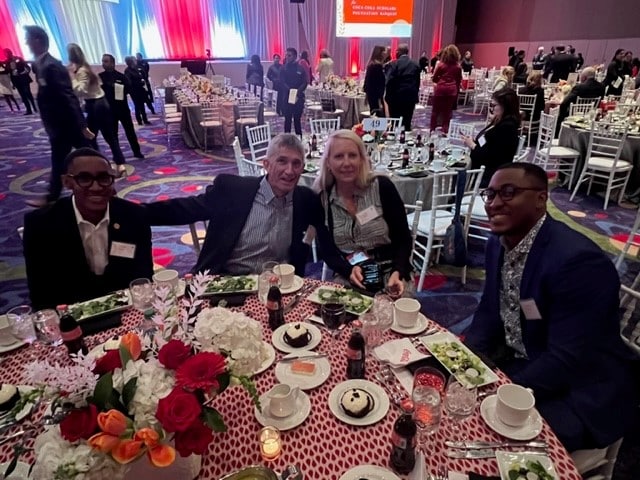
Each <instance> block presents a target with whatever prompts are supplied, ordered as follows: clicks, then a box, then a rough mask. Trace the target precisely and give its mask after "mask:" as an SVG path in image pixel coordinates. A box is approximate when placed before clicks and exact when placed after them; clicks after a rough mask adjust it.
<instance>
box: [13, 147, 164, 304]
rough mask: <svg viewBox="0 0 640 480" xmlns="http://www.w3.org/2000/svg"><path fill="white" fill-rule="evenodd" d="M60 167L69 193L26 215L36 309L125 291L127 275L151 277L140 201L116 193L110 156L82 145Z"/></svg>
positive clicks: (130, 277) (147, 236)
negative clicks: (133, 200) (62, 166)
mask: <svg viewBox="0 0 640 480" xmlns="http://www.w3.org/2000/svg"><path fill="white" fill-rule="evenodd" d="M64 172H65V173H64V175H63V177H62V181H63V182H64V186H65V187H66V188H67V189H69V190H70V191H71V193H72V195H71V196H69V197H64V198H61V199H60V200H58V201H57V202H55V203H53V204H51V205H48V206H46V207H44V208H41V209H38V210H35V211H32V212H29V213H27V214H26V215H25V217H24V240H23V245H24V259H25V264H26V269H27V283H28V285H29V296H30V297H31V303H32V305H33V308H34V309H35V310H40V309H43V308H55V307H56V305H59V304H72V303H76V302H82V301H85V300H90V299H93V298H96V297H101V296H103V295H107V294H109V293H112V292H114V291H116V290H123V289H124V290H126V289H128V288H129V283H130V282H131V281H132V280H135V279H136V278H151V276H152V275H153V259H152V258H151V228H150V227H149V222H148V221H147V220H146V217H145V214H144V207H142V206H140V205H137V204H135V203H132V202H129V201H127V200H123V199H120V198H118V197H117V196H116V195H115V188H114V181H115V172H114V171H113V170H112V169H111V165H110V164H109V161H108V160H107V159H106V158H105V157H104V156H103V155H102V154H101V153H100V152H97V151H95V150H93V149H91V148H79V149H77V150H74V151H73V152H71V153H70V154H69V155H68V156H67V157H66V159H65V170H64ZM51 239H55V242H56V243H55V245H56V246H55V249H53V250H52V248H51ZM61 273H63V275H64V281H61V280H62V279H61V278H60V274H61Z"/></svg>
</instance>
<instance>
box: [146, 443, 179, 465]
mask: <svg viewBox="0 0 640 480" xmlns="http://www.w3.org/2000/svg"><path fill="white" fill-rule="evenodd" d="M175 459H176V450H175V449H174V448H173V447H172V446H170V445H166V444H164V445H163V444H160V445H158V446H156V447H153V448H149V460H150V461H151V463H153V464H154V465H155V466H156V467H168V466H169V465H171V464H172V463H173V462H174V461H175Z"/></svg>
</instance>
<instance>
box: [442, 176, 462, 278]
mask: <svg viewBox="0 0 640 480" xmlns="http://www.w3.org/2000/svg"><path fill="white" fill-rule="evenodd" d="M466 182H467V171H466V170H460V171H459V172H458V178H457V183H456V206H455V212H454V214H453V219H452V220H451V225H449V226H448V227H447V231H446V232H445V234H444V239H443V241H442V243H443V246H442V263H447V264H449V265H453V266H455V267H464V266H465V265H466V264H467V242H466V239H465V238H464V225H463V224H462V221H461V220H460V205H461V204H462V196H463V195H464V187H465V184H466Z"/></svg>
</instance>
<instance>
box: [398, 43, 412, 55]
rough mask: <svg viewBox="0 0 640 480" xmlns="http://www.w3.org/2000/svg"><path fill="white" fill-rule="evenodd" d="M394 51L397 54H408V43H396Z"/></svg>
mask: <svg viewBox="0 0 640 480" xmlns="http://www.w3.org/2000/svg"><path fill="white" fill-rule="evenodd" d="M396 53H397V54H398V56H400V55H409V44H407V43H401V44H400V45H398V48H397V49H396Z"/></svg>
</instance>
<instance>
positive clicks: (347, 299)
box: [307, 285, 373, 315]
mask: <svg viewBox="0 0 640 480" xmlns="http://www.w3.org/2000/svg"><path fill="white" fill-rule="evenodd" d="M336 290H341V291H343V292H344V295H343V297H344V299H341V298H338V299H336V300H337V301H338V302H339V303H342V304H344V309H345V311H347V312H349V313H353V314H354V315H362V314H363V313H366V312H367V311H368V310H369V309H370V308H371V307H372V306H373V299H372V298H371V297H367V296H366V295H362V294H361V293H359V292H356V291H355V290H351V289H350V288H342V287H330V286H326V285H322V286H320V287H318V288H316V289H315V290H314V291H313V292H311V294H310V295H309V296H308V297H307V300H309V301H310V302H313V303H317V304H319V305H322V304H324V303H326V302H330V301H332V300H333V301H336V300H334V298H333V293H332V292H335V291H336Z"/></svg>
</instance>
